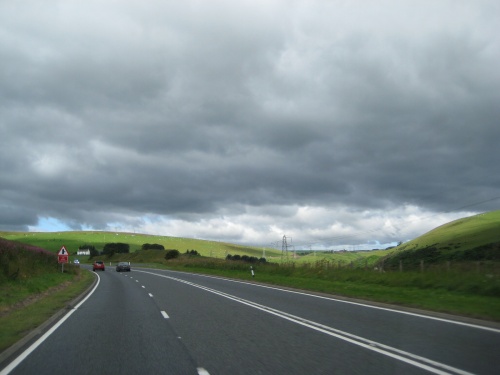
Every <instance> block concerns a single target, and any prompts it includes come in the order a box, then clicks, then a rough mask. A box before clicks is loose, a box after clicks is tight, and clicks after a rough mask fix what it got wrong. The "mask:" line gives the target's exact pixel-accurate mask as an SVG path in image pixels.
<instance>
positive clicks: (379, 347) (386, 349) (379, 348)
mask: <svg viewBox="0 0 500 375" xmlns="http://www.w3.org/2000/svg"><path fill="white" fill-rule="evenodd" d="M140 272H144V273H149V274H151V275H155V276H160V277H164V278H167V279H171V280H174V281H178V282H181V283H184V284H187V285H191V286H193V287H196V288H199V289H202V290H205V291H207V292H210V293H214V294H217V295H220V296H221V297H224V298H227V299H230V300H233V301H236V302H239V303H241V304H244V305H247V306H250V307H253V308H255V309H258V310H261V311H264V312H267V313H269V314H272V315H275V316H278V317H280V318H283V319H286V320H289V321H291V322H294V323H296V324H299V325H302V326H305V327H308V328H311V329H313V330H316V331H319V332H322V333H325V334H327V335H329V336H333V337H336V338H339V339H341V340H344V341H347V342H349V343H351V344H354V345H357V346H361V347H363V348H365V349H368V350H371V351H375V352H377V353H379V354H382V355H386V356H388V357H391V358H394V359H396V360H399V361H402V362H405V363H407V364H409V365H413V366H415V367H419V368H422V369H424V370H427V371H429V372H432V373H434V374H438V375H448V374H450V372H445V371H443V370H441V369H439V368H436V367H441V368H442V369H446V370H448V371H451V372H452V373H456V374H462V375H471V373H470V372H467V371H464V370H462V369H458V368H455V367H452V366H449V365H446V364H444V363H440V362H437V361H433V360H430V359H428V358H425V357H421V356H417V355H415V354H413V353H410V352H405V351H402V350H399V349H396V348H392V347H390V346H388V345H384V344H380V343H378V342H375V341H371V340H368V339H365V338H363V337H358V336H356V335H353V334H350V333H348V332H344V331H341V330H337V329H334V328H331V327H328V326H324V325H321V324H319V323H316V322H313V321H310V320H307V319H303V318H300V317H296V316H294V315H292V314H288V313H285V312H282V311H280V310H276V309H273V308H270V307H267V306H264V305H260V304H258V303H255V302H251V301H247V300H245V299H243V298H239V297H236V296H233V295H231V294H227V293H224V292H220V291H218V290H215V289H212V288H208V287H206V286H203V285H199V284H195V283H193V282H190V281H186V280H182V279H178V278H175V277H172V276H167V275H161V274H157V273H152V272H148V271H140ZM323 327H324V328H323ZM362 341H365V342H362ZM366 342H369V343H366ZM373 344H375V346H373ZM411 358H413V359H411ZM417 361H422V362H424V363H422V362H417ZM425 362H426V363H427V364H425ZM432 366H435V367H432Z"/></svg>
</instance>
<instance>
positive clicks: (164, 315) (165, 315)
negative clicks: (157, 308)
mask: <svg viewBox="0 0 500 375" xmlns="http://www.w3.org/2000/svg"><path fill="white" fill-rule="evenodd" d="M161 315H163V317H164V318H165V319H168V318H169V316H168V314H167V313H166V312H165V311H163V310H162V311H161Z"/></svg>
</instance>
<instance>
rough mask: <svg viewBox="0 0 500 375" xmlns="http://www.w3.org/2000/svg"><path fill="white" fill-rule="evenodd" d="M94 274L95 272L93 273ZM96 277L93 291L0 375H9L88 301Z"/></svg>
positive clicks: (98, 280)
mask: <svg viewBox="0 0 500 375" xmlns="http://www.w3.org/2000/svg"><path fill="white" fill-rule="evenodd" d="M94 273H95V272H94ZM95 274H96V276H97V283H96V284H95V286H94V289H92V290H91V291H90V293H89V294H88V295H87V296H86V297H85V298H84V299H83V300H81V301H80V303H79V304H78V305H76V306H75V308H74V309H72V310H69V312H68V313H67V314H66V315H64V316H63V317H62V318H61V319H60V320H58V321H57V323H56V324H54V325H53V326H52V328H51V329H49V330H48V331H47V332H45V334H44V335H43V336H42V337H40V338H39V339H38V340H36V341H35V342H34V343H33V344H32V345H31V346H30V347H29V348H28V349H26V350H25V351H24V352H23V353H22V354H21V355H19V356H18V357H17V358H16V359H14V360H13V361H12V362H11V363H9V365H8V366H7V367H5V368H4V369H3V370H2V371H0V375H7V374H9V373H10V372H11V371H12V370H14V369H15V368H16V367H17V366H18V365H19V364H20V363H21V362H22V361H24V360H25V359H26V357H27V356H29V355H30V354H31V353H32V352H33V351H34V350H35V349H36V348H38V347H39V346H40V345H41V344H42V343H43V342H44V341H45V340H47V338H48V337H49V336H50V335H51V334H52V333H54V331H55V330H56V329H57V328H59V326H60V325H61V324H63V323H64V322H65V321H66V319H68V318H69V317H70V316H71V315H72V314H73V313H74V312H75V311H76V310H78V308H79V307H80V306H81V305H82V304H83V303H84V302H85V301H87V300H88V299H89V297H90V296H91V295H92V294H93V293H94V292H95V291H96V289H97V286H98V285H99V283H100V281H101V278H100V277H99V275H98V274H97V273H95Z"/></svg>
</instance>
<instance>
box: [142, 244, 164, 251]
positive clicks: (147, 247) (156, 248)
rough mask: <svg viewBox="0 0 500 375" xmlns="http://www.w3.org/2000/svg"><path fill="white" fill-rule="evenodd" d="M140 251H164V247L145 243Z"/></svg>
mask: <svg viewBox="0 0 500 375" xmlns="http://www.w3.org/2000/svg"><path fill="white" fill-rule="evenodd" d="M141 250H165V247H164V246H163V245H160V244H157V243H145V244H143V245H142V246H141Z"/></svg>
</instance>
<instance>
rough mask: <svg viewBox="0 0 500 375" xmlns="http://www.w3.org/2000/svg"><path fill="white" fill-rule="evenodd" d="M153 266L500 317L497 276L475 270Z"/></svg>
mask: <svg viewBox="0 0 500 375" xmlns="http://www.w3.org/2000/svg"><path fill="white" fill-rule="evenodd" d="M158 267H163V268H168V269H172V270H177V271H187V272H196V273H204V274H212V275H218V276H223V277H228V278H235V279H241V280H248V281H250V280H252V281H257V282H262V283H266V284H272V285H279V286H285V287H291V288H296V289H302V290H308V291H315V292H321V293H327V294H331V295H337V296H344V297H351V298H359V299H363V300H367V301H373V302H382V303H388V304H393V305H399V306H405V307H412V308H418V309H423V310H429V311H435V312H442V313H449V314H454V315H460V316H465V317H471V318H476V319H483V320H490V321H496V322H500V294H499V285H500V278H499V277H498V275H490V274H487V275H482V274H478V273H475V272H472V273H468V274H464V273H460V274H455V273H452V272H450V273H437V272H436V273H432V272H428V273H420V272H404V273H399V272H387V273H380V272H373V271H364V270H347V269H345V270H333V269H332V270H329V271H327V272H326V271H324V270H314V269H311V268H308V269H302V268H296V267H291V268H286V267H285V268H283V267H265V266H258V267H254V269H255V277H254V278H253V277H252V276H251V273H250V270H249V266H248V265H241V266H238V265H236V264H235V265H234V266H233V268H232V269H229V268H223V267H220V265H218V267H215V266H212V265H210V264H208V263H207V262H202V261H198V262H196V261H195V262H193V261H191V262H188V261H174V262H168V263H167V264H166V265H162V266H161V265H158Z"/></svg>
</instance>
